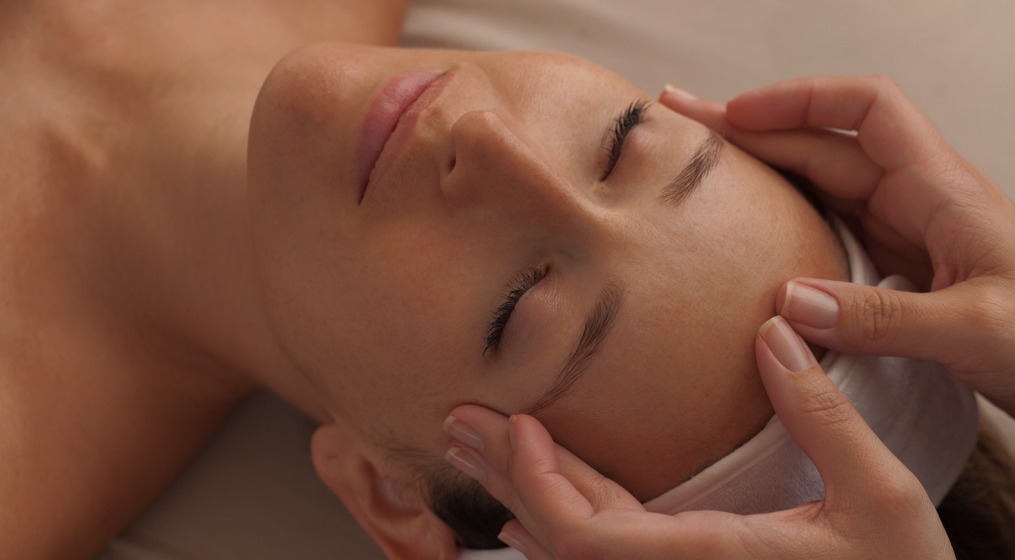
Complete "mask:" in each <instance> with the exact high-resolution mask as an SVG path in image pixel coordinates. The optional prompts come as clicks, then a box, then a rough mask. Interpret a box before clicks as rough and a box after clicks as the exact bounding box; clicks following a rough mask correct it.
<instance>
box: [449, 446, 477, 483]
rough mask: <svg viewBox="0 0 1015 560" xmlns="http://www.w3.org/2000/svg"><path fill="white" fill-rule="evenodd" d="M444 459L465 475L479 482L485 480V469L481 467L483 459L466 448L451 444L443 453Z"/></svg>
mask: <svg viewBox="0 0 1015 560" xmlns="http://www.w3.org/2000/svg"><path fill="white" fill-rule="evenodd" d="M444 460H445V461H447V462H448V463H449V464H450V465H451V466H452V467H455V468H456V469H458V470H459V471H461V472H462V473H464V474H465V475H466V476H468V477H470V478H474V479H476V481H478V482H479V483H480V484H482V483H484V482H486V469H485V468H484V467H483V461H482V460H481V459H479V458H478V457H476V456H475V455H474V454H473V453H471V452H470V451H469V450H468V449H464V448H462V447H458V446H455V445H453V446H451V447H450V448H449V449H448V450H447V452H446V453H445V454H444Z"/></svg>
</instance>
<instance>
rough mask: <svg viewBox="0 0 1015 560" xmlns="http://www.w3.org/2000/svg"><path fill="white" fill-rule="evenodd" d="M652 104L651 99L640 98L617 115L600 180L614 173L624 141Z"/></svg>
mask: <svg viewBox="0 0 1015 560" xmlns="http://www.w3.org/2000/svg"><path fill="white" fill-rule="evenodd" d="M651 106H652V101H651V100H649V99H639V100H638V101H635V102H633V103H631V104H630V105H628V106H627V109H625V110H624V112H622V113H621V114H620V115H618V116H617V118H616V120H615V121H614V123H613V129H612V135H611V138H610V144H609V147H608V148H607V149H606V158H607V159H606V164H605V165H604V166H603V172H602V175H601V176H600V177H599V180H600V181H605V180H606V179H607V178H609V176H610V174H611V173H613V168H614V167H616V166H617V162H618V161H620V154H621V153H622V152H623V149H624V142H625V141H626V140H627V137H628V135H629V134H631V131H632V130H634V127H636V126H638V125H639V124H641V123H642V121H643V120H644V116H645V111H646V110H648V108H649V107H651Z"/></svg>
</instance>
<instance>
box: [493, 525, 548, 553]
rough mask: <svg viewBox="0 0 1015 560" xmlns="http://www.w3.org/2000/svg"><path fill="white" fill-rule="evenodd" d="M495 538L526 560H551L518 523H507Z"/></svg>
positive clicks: (544, 550)
mask: <svg viewBox="0 0 1015 560" xmlns="http://www.w3.org/2000/svg"><path fill="white" fill-rule="evenodd" d="M497 538H498V539H500V540H501V541H502V542H504V544H506V545H508V546H510V547H511V548H513V549H515V550H517V551H518V552H521V553H522V554H523V555H524V556H525V558H527V559H528V560H553V556H552V555H550V552H549V551H547V550H546V548H544V547H543V545H541V544H539V541H537V540H536V538H535V537H533V536H532V533H530V532H529V531H528V530H527V529H525V527H524V526H523V525H522V524H521V523H519V522H518V521H508V522H507V523H506V524H505V525H504V528H503V529H502V530H501V532H500V534H499V535H497Z"/></svg>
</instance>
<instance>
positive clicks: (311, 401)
mask: <svg viewBox="0 0 1015 560" xmlns="http://www.w3.org/2000/svg"><path fill="white" fill-rule="evenodd" d="M225 4H228V2H225V3H222V2H219V3H211V2H209V3H200V4H198V8H199V10H200V11H201V13H200V14H198V16H194V14H193V13H192V12H191V13H188V16H187V19H186V21H182V20H181V21H175V20H177V19H181V17H180V16H178V15H176V14H155V19H160V18H161V21H157V22H148V25H147V26H146V25H145V23H144V22H141V24H140V25H139V22H138V20H137V19H131V18H126V16H123V15H122V14H121V15H120V16H116V18H119V19H118V20H117V21H120V20H124V18H126V19H129V20H130V21H125V22H124V23H129V24H130V25H129V26H127V25H124V26H123V27H124V28H126V29H130V31H127V32H125V33H124V34H123V35H122V36H119V38H120V39H121V40H122V42H124V43H131V44H133V45H141V46H140V47H133V46H132V47H131V49H133V50H131V49H127V50H118V51H117V52H112V53H111V52H95V49H92V52H88V53H82V54H81V55H80V56H79V57H78V58H84V59H85V60H84V61H83V64H82V61H81V60H77V61H75V62H76V63H77V67H78V68H81V67H85V68H86V72H87V71H90V70H94V72H90V73H89V74H88V75H87V77H88V78H91V79H92V80H93V81H92V82H90V84H98V85H90V87H89V88H88V89H87V90H86V91H85V92H84V94H82V95H81V96H80V97H79V99H80V101H78V102H79V103H80V104H81V107H80V108H81V109H82V110H81V111H79V112H77V114H82V115H92V114H95V113H96V108H99V110H100V111H99V112H100V113H101V114H103V115H115V117H109V118H107V119H105V120H104V121H103V122H102V125H101V126H99V127H96V126H94V123H85V124H81V126H76V125H77V124H78V121H75V126H71V127H67V126H65V127H64V128H65V129H73V130H72V132H69V133H67V135H68V136H70V135H72V134H73V135H77V137H75V138H73V139H71V140H72V141H71V142H70V143H72V144H75V146H78V145H87V146H88V148H87V150H88V152H89V154H88V157H89V163H90V164H92V167H90V173H89V174H88V177H87V178H82V177H81V175H80V173H78V172H77V171H76V170H75V169H72V166H67V167H66V170H65V172H64V173H63V175H64V176H65V177H66V178H67V179H66V180H65V182H66V183H67V184H68V185H73V186H74V187H75V188H80V187H81V185H82V184H83V183H88V187H89V188H88V189H87V192H88V193H89V197H88V198H89V200H88V205H87V213H84V212H82V208H81V207H80V206H79V207H77V208H76V209H74V210H73V211H69V212H68V214H69V215H70V217H71V219H75V220H77V221H79V222H82V221H83V220H87V221H88V222H89V223H90V224H98V225H97V226H95V229H94V230H92V231H93V232H94V233H95V236H94V238H91V237H90V238H89V239H88V240H84V241H82V243H81V245H84V244H85V243H87V248H86V249H85V250H86V251H87V254H88V260H89V265H88V267H87V269H88V271H89V273H88V274H89V275H88V276H87V277H86V279H85V280H84V281H83V282H80V284H82V285H81V286H80V287H79V288H77V290H78V292H79V293H81V294H82V295H85V296H87V297H91V298H95V299H94V300H93V301H98V302H101V303H100V305H102V306H103V307H104V309H106V310H108V311H111V312H112V313H113V314H114V315H115V316H117V317H120V319H119V321H120V322H121V323H122V325H123V327H124V330H125V331H127V332H134V333H141V338H143V340H144V343H145V346H146V347H148V348H147V352H148V354H149V355H151V357H152V359H155V360H160V362H159V363H167V362H170V363H176V364H179V365H182V366H183V367H186V368H187V369H188V370H190V371H193V370H200V372H201V373H200V375H202V376H204V377H205V378H209V379H214V380H216V383H217V384H218V385H219V386H220V387H225V388H226V390H227V391H228V392H229V393H230V394H232V395H239V394H242V393H243V392H245V391H248V390H250V389H251V388H254V387H257V386H266V387H268V388H271V389H272V390H274V391H276V392H278V393H280V394H281V395H282V396H283V397H284V398H286V399H287V400H289V401H291V402H293V404H295V405H296V406H298V407H300V408H301V409H303V410H304V411H305V412H307V413H309V414H311V415H314V416H320V414H321V410H320V409H318V405H317V404H316V399H315V398H314V397H313V392H312V391H310V390H309V388H307V387H304V386H303V385H302V384H301V381H300V380H302V379H303V377H302V376H300V375H297V374H296V372H295V370H294V367H293V366H292V364H291V363H290V361H289V360H288V359H287V358H286V356H285V355H284V353H283V352H282V350H281V349H280V347H279V345H278V344H277V343H276V342H275V339H274V336H273V335H272V332H271V329H270V325H269V323H268V321H267V318H266V316H265V314H264V309H263V305H262V299H261V296H260V291H259V286H258V283H257V277H256V273H255V269H254V265H253V255H252V246H251V243H250V240H249V227H248V223H247V202H246V144H247V129H248V122H249V116H250V114H251V110H252V108H253V104H254V101H255V98H256V95H257V92H258V89H259V87H260V84H261V82H262V81H263V79H264V77H265V76H266V75H267V74H268V72H269V70H270V69H271V67H272V65H274V63H275V62H276V61H277V60H278V59H279V58H281V57H282V56H283V55H284V54H285V53H286V52H288V51H289V50H291V49H292V48H295V47H296V46H299V45H300V44H303V43H305V42H309V41H313V40H321V39H326V38H330V39H336V38H337V39H343V38H344V39H348V38H349V37H352V38H354V39H356V41H354V42H364V43H382V42H387V41H390V40H391V39H392V37H393V34H392V33H391V27H395V28H396V29H397V23H399V22H400V19H401V11H400V9H401V8H404V6H401V4H402V3H401V2H391V3H389V4H391V5H387V6H382V8H384V10H386V13H387V14H388V15H387V19H385V21H388V20H393V21H394V22H395V24H396V25H395V26H391V25H388V26H387V27H384V26H374V27H373V28H374V29H376V30H377V31H376V32H375V33H371V32H369V30H370V26H364V25H362V21H363V18H366V19H368V20H369V19H370V17H374V18H375V19H377V17H378V16H376V15H373V16H370V15H369V14H356V16H355V18H354V19H350V15H349V13H350V12H349V8H348V7H345V10H344V11H342V13H341V14H335V17H334V18H333V19H331V20H330V21H331V22H332V23H329V26H328V27H327V28H323V27H321V26H320V25H319V24H317V23H316V22H319V21H328V14H321V13H320V12H321V8H319V7H315V8H313V10H311V11H310V12H309V13H308V14H307V15H308V17H307V18H305V20H304V21H302V22H301V23H300V24H299V25H291V26H288V27H286V28H284V29H283V28H280V27H278V26H279V24H277V23H275V22H277V21H280V19H283V18H277V17H266V14H265V13H261V12H258V13H257V14H255V15H249V16H245V15H243V14H249V11H247V10H245V9H239V8H236V9H233V8H231V7H229V6H225ZM380 4H383V3H378V5H380ZM129 5H132V4H128V6H129ZM283 8H284V9H286V10H288V12H287V16H289V18H290V20H291V18H292V14H293V11H294V10H293V8H292V7H291V6H290V7H283ZM361 10H362V9H361ZM384 10H381V11H384ZM135 11H137V10H135ZM92 15H94V14H92ZM275 15H277V14H275ZM267 16H270V14H267ZM368 16H369V17H368ZM132 17H134V18H136V17H140V16H138V14H134V16H132ZM220 17H227V18H228V19H218V18H220ZM241 18H246V19H241ZM114 19H115V18H114ZM149 19H151V18H150V17H149ZM166 19H168V20H170V21H165V20H166ZM381 19H384V18H381ZM221 21H229V22H230V23H229V24H228V25H219V24H218V23H216V22H221ZM174 22H175V23H174ZM308 22H309V23H308ZM336 22H337V23H336ZM91 23H93V24H94V23H96V22H91ZM114 23H115V22H114ZM174 25H182V26H184V27H183V28H187V29H190V30H192V32H191V34H189V35H188V37H187V39H188V41H187V42H186V43H181V42H180V41H179V37H164V38H162V39H163V40H160V38H159V37H157V36H154V37H153V36H151V35H149V36H148V37H144V38H141V37H132V36H131V35H132V34H138V33H148V34H152V33H156V34H157V33H163V34H165V30H166V29H172V28H173V26H174ZM90 27H92V25H89V23H88V22H86V23H85V24H83V26H82V28H83V29H87V28H90ZM102 28H103V29H107V31H108V26H107V27H102ZM230 32H232V33H235V34H236V36H235V37H230V36H229V35H228V34H229V33H230ZM202 33H204V35H202ZM112 36H113V37H114V38H115V37H117V35H115V34H113V35H112ZM141 39H144V40H143V41H142V40H141ZM115 43H116V40H115V39H114V40H107V41H105V42H102V43H101V44H102V45H107V46H109V47H107V48H114V49H122V48H123V47H124V46H125V45H119V47H117V46H116V45H115ZM90 44H92V45H94V44H97V43H96V42H92V43H90ZM222 45H229V48H222ZM209 46H213V47H215V48H209ZM209 53H218V54H209ZM96 76H99V79H98V80H96V79H95V78H96ZM62 101H63V104H64V107H66V104H67V103H66V101H65V100H62ZM86 109H87V110H86ZM79 120H80V122H81V123H84V118H81V119H79ZM82 140H85V141H82ZM97 146H101V148H97ZM100 152H101V153H100ZM96 154H99V155H98V156H96ZM75 212H76V213H78V215H73V213H75ZM79 249H80V247H79ZM75 280H77V279H75Z"/></svg>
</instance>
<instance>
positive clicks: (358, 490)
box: [310, 424, 458, 560]
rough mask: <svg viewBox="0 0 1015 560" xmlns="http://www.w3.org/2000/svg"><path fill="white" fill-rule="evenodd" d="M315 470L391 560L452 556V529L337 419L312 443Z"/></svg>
mask: <svg viewBox="0 0 1015 560" xmlns="http://www.w3.org/2000/svg"><path fill="white" fill-rule="evenodd" d="M310 449H311V454H312V455H313V462H314V469H316V470H317V476H319V477H320V478H321V480H322V481H324V484H325V486H327V487H328V488H329V489H330V490H331V491H332V492H334V493H335V495H336V496H338V497H339V498H340V499H341V500H342V502H343V503H344V504H345V506H346V508H348V509H349V513H351V514H352V516H353V517H354V518H355V519H356V521H357V522H358V523H359V524H360V526H361V527H362V528H363V529H364V530H365V531H366V532H367V533H368V534H370V536H371V537H373V539H374V541H375V542H376V543H377V544H378V545H379V546H380V547H381V550H383V551H384V554H385V555H386V556H387V557H388V558H391V559H393V560H453V559H455V558H457V556H458V552H457V548H456V545H455V535H454V532H453V531H452V530H451V528H450V527H448V526H447V525H446V524H444V522H442V521H441V520H440V519H439V518H437V516H436V515H434V514H433V512H431V511H430V510H429V509H428V508H427V507H426V506H425V505H424V504H423V501H422V498H421V497H420V496H418V495H417V493H415V492H409V491H407V490H406V489H405V488H404V487H402V486H400V485H398V484H397V483H396V482H395V481H394V480H393V479H391V478H389V477H387V476H385V475H384V474H383V473H382V472H381V471H380V470H379V469H378V463H379V461H378V460H377V459H376V458H374V457H372V456H371V451H372V448H371V447H370V446H368V445H367V443H366V442H365V441H364V440H363V439H362V437H361V436H358V435H357V434H354V433H352V432H351V431H350V430H349V429H348V428H346V427H344V426H341V425H339V424H325V425H323V426H321V427H320V428H318V429H317V431H316V432H314V437H313V439H312V440H311V443H310Z"/></svg>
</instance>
